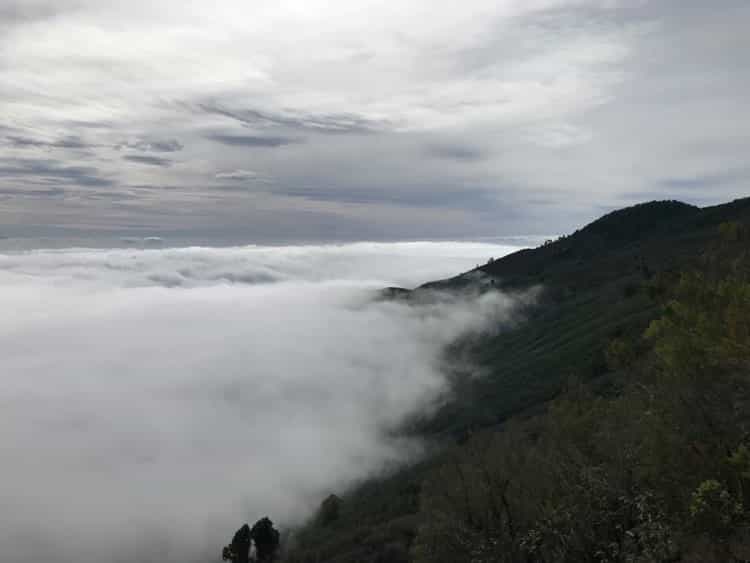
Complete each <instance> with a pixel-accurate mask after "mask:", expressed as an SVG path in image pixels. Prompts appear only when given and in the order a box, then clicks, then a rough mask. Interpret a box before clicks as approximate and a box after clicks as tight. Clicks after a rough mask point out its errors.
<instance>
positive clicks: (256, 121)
mask: <svg viewBox="0 0 750 563" xmlns="http://www.w3.org/2000/svg"><path fill="white" fill-rule="evenodd" d="M198 107H199V108H200V109H201V110H203V111H205V112H206V113H210V114H216V115H222V116H224V117H228V118H230V119H233V120H235V121H239V122H240V123H243V124H245V125H253V126H257V125H265V126H269V125H270V126H282V127H289V128H291V129H303V130H306V131H310V132H316V133H374V132H376V131H383V130H386V129H389V128H392V126H393V125H392V124H391V123H389V122H388V121H386V120H376V119H371V118H368V117H365V116H363V115H358V114H356V113H351V112H346V113H343V112H342V113H321V114H314V113H307V112H303V111H287V112H286V113H281V112H270V111H263V110H258V109H238V110H230V109H226V108H224V107H222V106H221V105H218V104H215V103H201V104H199V106H198Z"/></svg>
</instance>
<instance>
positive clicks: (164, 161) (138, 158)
mask: <svg viewBox="0 0 750 563" xmlns="http://www.w3.org/2000/svg"><path fill="white" fill-rule="evenodd" d="M122 158H123V159H124V160H127V161H130V162H135V163H137V164H146V165H148V166H160V167H162V168H166V167H168V166H172V161H171V160H169V159H168V158H161V157H159V156H144V155H140V154H128V155H125V156H123V157H122Z"/></svg>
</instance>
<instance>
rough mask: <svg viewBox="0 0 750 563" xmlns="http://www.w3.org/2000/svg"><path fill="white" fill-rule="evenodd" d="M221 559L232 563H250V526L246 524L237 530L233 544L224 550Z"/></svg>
mask: <svg viewBox="0 0 750 563" xmlns="http://www.w3.org/2000/svg"><path fill="white" fill-rule="evenodd" d="M221 558H222V560H224V561H231V562H232V563H248V561H249V558H250V526H248V525H247V524H245V525H243V526H242V527H241V528H240V529H239V530H237V533H235V534H234V537H233V538H232V543H230V544H229V545H228V546H226V547H224V549H223V550H222V552H221Z"/></svg>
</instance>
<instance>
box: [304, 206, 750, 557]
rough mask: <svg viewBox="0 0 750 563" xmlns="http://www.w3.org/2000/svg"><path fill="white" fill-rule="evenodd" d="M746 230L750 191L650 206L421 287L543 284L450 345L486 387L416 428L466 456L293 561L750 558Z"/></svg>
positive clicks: (343, 523)
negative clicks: (523, 302)
mask: <svg viewBox="0 0 750 563" xmlns="http://www.w3.org/2000/svg"><path fill="white" fill-rule="evenodd" d="M749 224H750V199H745V200H738V201H736V202H733V203H731V204H726V205H722V206H716V207H712V208H706V209H698V208H695V207H692V206H687V205H684V204H679V203H677V202H658V203H650V204H644V205H641V206H636V207H633V208H630V209H627V210H622V211H618V212H614V213H611V214H609V215H607V216H605V217H603V218H602V219H600V220H599V221H596V222H594V223H592V224H591V225H589V226H587V227H586V228H584V229H581V230H580V231H577V232H576V233H574V234H572V235H570V236H567V237H562V238H560V239H558V240H556V241H551V242H549V243H548V244H545V245H544V246H542V247H540V248H537V249H533V250H526V251H521V252H518V253H515V254H513V255H510V256H507V257H504V258H501V259H498V260H494V261H492V262H491V263H487V264H485V265H484V266H482V267H479V268H478V270H477V271H475V272H474V273H473V275H472V276H458V277H456V278H453V279H450V280H444V281H441V282H436V283H433V284H428V285H427V286H425V288H424V289H430V290H432V289H440V290H450V291H460V290H462V289H465V288H471V287H474V289H475V290H476V287H475V285H476V281H472V279H474V280H475V279H476V273H477V272H480V273H482V274H484V275H485V276H486V278H485V281H483V282H482V285H481V287H480V290H481V291H484V290H491V289H493V288H501V289H505V290H523V289H526V288H529V287H535V286H539V285H540V284H541V283H542V282H543V291H542V293H541V296H540V298H539V301H538V304H537V306H536V307H534V308H530V309H528V310H526V311H524V317H525V320H524V322H522V323H520V324H518V325H517V326H515V327H513V328H512V329H510V330H501V331H499V332H497V333H496V334H494V335H492V336H488V337H485V338H482V339H475V340H473V341H471V342H461V343H457V345H456V346H455V347H453V348H452V349H451V350H450V351H449V353H450V354H451V355H459V354H460V357H461V358H464V357H469V358H471V359H472V360H473V364H472V368H473V370H477V371H479V372H480V373H481V374H482V377H478V378H477V377H471V376H472V375H473V374H472V373H468V374H466V373H458V374H456V379H455V381H456V383H455V389H454V399H453V400H452V401H451V402H450V403H448V404H447V405H446V406H445V407H444V408H443V409H441V410H440V411H439V412H438V413H437V415H436V416H435V417H434V418H431V419H430V420H427V421H422V422H421V423H420V424H418V425H417V426H416V429H417V431H418V432H419V433H421V434H423V435H426V436H428V437H431V438H433V439H435V440H439V441H441V442H443V443H448V444H450V443H452V444H454V445H453V446H449V447H448V448H447V449H444V450H443V451H442V453H440V454H438V455H435V456H433V457H431V458H429V459H428V460H426V461H425V462H424V463H422V464H421V465H419V466H416V467H414V468H409V469H405V470H402V471H400V472H398V473H396V474H393V475H391V476H389V477H387V478H384V479H378V480H372V481H369V482H367V483H365V484H363V485H362V486H360V487H359V488H357V489H355V490H353V491H351V492H349V493H348V494H346V495H345V496H344V502H343V504H342V505H341V510H340V513H339V517H338V518H337V519H335V520H333V521H329V522H328V523H326V524H325V525H323V524H322V523H321V522H315V523H311V525H310V526H308V527H307V528H305V529H304V530H302V531H301V532H300V533H299V535H298V540H299V544H298V549H297V550H295V552H294V553H293V554H292V557H291V558H290V560H291V561H310V562H313V561H315V562H318V561H340V562H344V561H351V562H354V561H365V562H368V561H369V562H374V561H379V560H383V561H385V560H388V559H383V557H385V555H384V554H385V553H391V554H396V553H403V550H404V549H406V550H409V552H410V553H411V556H412V560H416V561H430V562H432V561H436V562H440V561H446V562H448V561H450V562H451V563H453V562H460V561H472V562H477V563H479V562H482V561H488V562H489V561H498V562H503V561H507V562H508V563H515V562H524V563H531V562H539V563H541V562H545V563H552V562H566V561H569V562H576V563H577V562H587V561H590V562H605V561H606V562H609V561H612V562H615V561H616V562H623V563H624V562H634V563H635V562H639V563H648V562H662V561H664V562H666V561H686V562H687V561H694V562H696V563H697V562H702V563H711V562H715V563H720V562H721V563H723V562H728V561H734V560H736V561H739V560H743V558H744V559H747V560H750V553H748V551H750V540H748V539H747V534H749V533H750V532H748V530H747V512H746V511H747V508H748V507H749V506H750V453H748V451H750V389H748V384H749V381H748V373H749V372H750V350H749V348H748V346H750V340H749V339H750V336H748V334H750V326H749V325H748V323H749V322H750V294H749V292H750V289H749V288H750V286H749V285H748V281H749V280H748V275H747V273H748V267H747V264H748V260H749V257H748V248H750V244H749V242H750V241H748V231H749V229H748V225H749ZM682 272H691V273H689V274H682ZM487 279H491V280H492V281H493V282H494V283H493V284H490V283H487V282H486V280H487ZM472 284H474V286H472ZM424 289H418V290H416V291H413V292H411V293H410V292H404V291H402V290H399V291H398V298H399V299H418V298H419V296H420V295H421V293H422V292H423V291H424ZM743 538H745V539H743ZM743 549H744V550H745V551H743ZM743 553H745V554H746V555H744V556H743V555H742V554H743ZM392 557H393V560H394V561H397V560H399V559H398V558H397V557H401V555H392ZM732 558H734V559H732Z"/></svg>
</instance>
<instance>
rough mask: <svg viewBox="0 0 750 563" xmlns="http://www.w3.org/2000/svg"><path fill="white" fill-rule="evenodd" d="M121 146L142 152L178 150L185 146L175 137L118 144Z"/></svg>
mask: <svg viewBox="0 0 750 563" xmlns="http://www.w3.org/2000/svg"><path fill="white" fill-rule="evenodd" d="M120 147H122V148H127V149H135V150H139V151H143V152H179V151H181V150H182V149H184V148H185V145H183V144H182V143H181V142H180V141H178V140H177V139H163V140H155V141H154V140H151V141H150V140H143V139H142V140H139V141H133V142H128V143H124V144H122V145H120Z"/></svg>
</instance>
